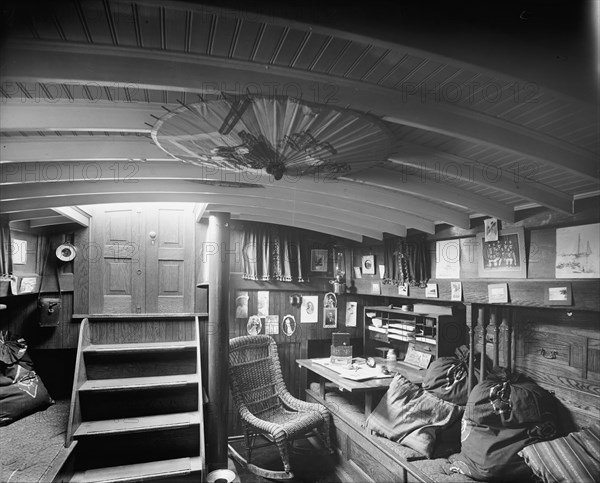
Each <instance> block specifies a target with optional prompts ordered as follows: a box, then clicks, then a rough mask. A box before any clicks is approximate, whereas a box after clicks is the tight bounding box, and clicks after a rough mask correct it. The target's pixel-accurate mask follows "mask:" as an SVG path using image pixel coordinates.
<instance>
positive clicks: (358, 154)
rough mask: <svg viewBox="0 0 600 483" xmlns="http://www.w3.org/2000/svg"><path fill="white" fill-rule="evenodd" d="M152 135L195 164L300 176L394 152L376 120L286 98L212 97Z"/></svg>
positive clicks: (167, 118) (176, 112) (171, 116)
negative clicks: (270, 169) (275, 170)
mask: <svg viewBox="0 0 600 483" xmlns="http://www.w3.org/2000/svg"><path fill="white" fill-rule="evenodd" d="M151 135H152V139H153V140H154V142H155V143H156V145H157V146H159V147H160V148H161V149H163V150H164V151H166V152H167V153H169V154H171V155H172V156H174V157H176V158H178V159H181V160H182V161H185V162H188V163H192V164H196V165H200V166H216V167H219V168H224V169H238V170H245V169H262V168H267V167H269V166H275V165H284V166H285V168H286V169H287V170H288V173H290V174H291V175H292V176H295V175H296V174H299V173H314V172H325V173H328V174H334V173H346V172H348V171H349V170H351V169H353V170H362V169H366V168H368V167H370V166H372V165H374V164H375V163H377V162H380V161H381V160H384V159H387V157H388V155H389V152H390V150H391V146H392V143H391V136H390V132H389V131H388V129H387V128H386V127H385V125H383V124H382V123H381V122H380V121H379V120H378V119H376V118H374V117H370V116H367V115H365V114H358V113H355V112H353V111H351V110H349V109H342V108H337V107H335V106H333V105H328V106H319V105H313V104H309V103H307V102H304V101H301V100H299V99H291V98H288V97H284V96H279V97H278V96H266V97H262V96H251V95H247V96H241V97H239V96H238V97H236V96H228V95H225V96H219V97H218V98H214V97H212V96H211V95H206V96H205V97H204V99H203V102H198V103H194V104H189V105H185V106H181V107H180V108H176V109H173V110H169V111H168V112H167V113H166V114H165V115H164V116H163V117H161V118H160V119H159V120H158V121H157V122H156V124H155V125H154V127H153V129H152V133H151ZM324 170H325V171H324Z"/></svg>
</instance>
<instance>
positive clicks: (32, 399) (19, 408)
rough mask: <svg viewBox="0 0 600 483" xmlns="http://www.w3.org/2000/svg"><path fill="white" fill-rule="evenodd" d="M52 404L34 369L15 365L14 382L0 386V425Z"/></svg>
mask: <svg viewBox="0 0 600 483" xmlns="http://www.w3.org/2000/svg"><path fill="white" fill-rule="evenodd" d="M52 404H54V401H53V399H52V398H51V397H50V395H49V394H48V391H47V390H46V387H45V386H44V383H43V382H42V380H41V379H40V378H39V376H38V375H37V374H36V373H35V371H29V370H27V369H24V368H23V367H22V366H19V365H17V370H16V374H15V380H14V383H13V384H10V385H8V386H2V387H0V426H6V425H8V424H11V423H14V422H15V421H17V420H19V419H21V418H24V417H25V416H29V415H30V414H33V413H35V412H37V411H43V410H45V409H47V408H48V407H49V406H51V405H52Z"/></svg>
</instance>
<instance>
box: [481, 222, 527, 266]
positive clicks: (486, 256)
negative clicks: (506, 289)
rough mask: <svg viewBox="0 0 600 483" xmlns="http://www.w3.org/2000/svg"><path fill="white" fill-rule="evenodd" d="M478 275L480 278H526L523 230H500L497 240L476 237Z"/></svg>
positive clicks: (483, 236) (482, 236)
mask: <svg viewBox="0 0 600 483" xmlns="http://www.w3.org/2000/svg"><path fill="white" fill-rule="evenodd" d="M477 246H478V248H479V250H478V251H479V254H478V255H479V256H478V263H479V266H478V273H479V276H480V277H481V278H527V259H526V255H525V232H524V230H523V228H514V229H508V230H500V232H499V233H498V240H496V241H489V242H486V241H485V235H484V234H483V233H480V234H478V236H477Z"/></svg>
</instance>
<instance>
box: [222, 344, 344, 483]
mask: <svg viewBox="0 0 600 483" xmlns="http://www.w3.org/2000/svg"><path fill="white" fill-rule="evenodd" d="M229 385H230V387H231V393H232V396H233V402H234V404H235V406H236V408H237V410H238V412H239V414H240V417H241V420H242V426H243V429H244V440H245V444H246V459H244V458H243V457H242V456H241V455H240V454H239V453H237V451H236V450H235V449H234V448H233V447H232V446H231V445H230V446H229V452H230V454H231V456H232V457H233V458H234V459H236V460H237V461H239V462H240V463H241V464H244V465H246V466H247V468H248V470H250V471H251V472H253V473H255V474H257V475H259V476H263V477H266V478H274V479H290V478H293V477H294V474H293V473H292V470H291V467H290V461H289V451H288V450H289V447H290V445H291V443H292V442H293V441H294V440H295V439H297V438H300V437H304V436H306V435H307V433H309V432H314V430H317V433H318V435H319V436H320V437H321V439H322V441H323V443H324V444H325V446H326V448H327V449H328V451H329V452H330V453H333V450H332V448H331V443H330V439H329V425H330V419H331V417H330V414H329V411H328V410H327V409H326V408H325V406H323V405H321V404H313V403H307V402H305V401H301V400H299V399H296V398H295V397H294V396H292V395H291V394H290V393H289V392H288V390H287V388H286V386H285V382H284V381H283V375H282V373H281V366H280V363H279V355H278V353H277V345H276V343H275V341H274V340H273V338H272V337H270V336H268V335H256V336H242V337H236V338H234V339H231V340H230V341H229ZM257 436H264V437H265V438H267V439H268V440H269V442H270V443H274V444H276V445H277V448H278V450H279V454H280V456H281V460H282V462H283V467H284V471H273V470H267V469H264V468H260V467H258V466H255V465H253V464H251V463H250V461H251V456H252V449H253V448H254V447H258V446H254V442H255V439H256V437H257Z"/></svg>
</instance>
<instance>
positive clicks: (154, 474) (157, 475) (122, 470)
mask: <svg viewBox="0 0 600 483" xmlns="http://www.w3.org/2000/svg"><path fill="white" fill-rule="evenodd" d="M201 470H202V458H200V457H199V456H195V457H192V458H177V459H172V460H163V461H151V462H149V463H137V464H134V465H124V466H110V467H107V468H96V469H92V470H85V471H79V472H76V473H75V474H74V475H73V478H72V479H71V481H76V482H78V483H87V482H98V483H113V482H114V483H117V482H126V481H150V480H157V479H162V478H172V477H176V476H183V475H188V474H190V473H192V472H194V471H201Z"/></svg>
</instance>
